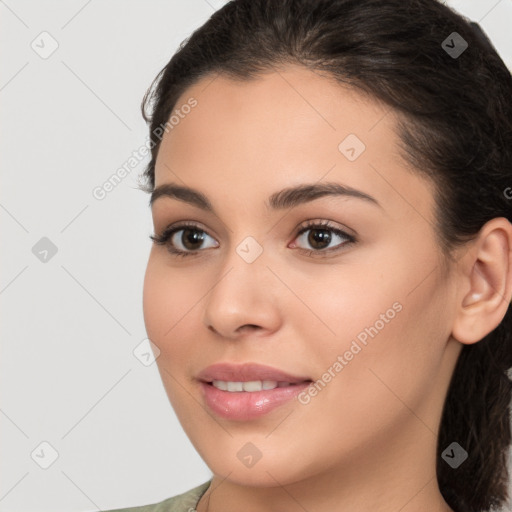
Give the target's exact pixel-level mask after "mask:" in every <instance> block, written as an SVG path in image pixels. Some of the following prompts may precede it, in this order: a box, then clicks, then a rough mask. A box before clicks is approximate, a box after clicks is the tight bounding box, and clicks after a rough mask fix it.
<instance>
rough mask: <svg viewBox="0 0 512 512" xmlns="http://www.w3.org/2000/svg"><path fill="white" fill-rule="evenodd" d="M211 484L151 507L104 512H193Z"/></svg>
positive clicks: (107, 511) (142, 506) (206, 483)
mask: <svg viewBox="0 0 512 512" xmlns="http://www.w3.org/2000/svg"><path fill="white" fill-rule="evenodd" d="M210 483H211V480H208V482H205V483H204V484H201V485H198V486H197V487H194V488H193V489H190V490H189V491H187V492H184V493H183V494H178V495H177V496H173V497H172V498H167V499H165V500H163V501H159V502H158V503H152V504H151V505H141V506H139V507H129V508H119V509H112V510H106V511H104V512H192V511H193V510H195V508H196V505H197V503H198V502H199V499H200V498H201V496H202V495H203V494H204V493H205V492H206V490H207V489H208V487H210Z"/></svg>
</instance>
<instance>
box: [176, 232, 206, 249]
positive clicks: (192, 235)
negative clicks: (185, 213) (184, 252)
mask: <svg viewBox="0 0 512 512" xmlns="http://www.w3.org/2000/svg"><path fill="white" fill-rule="evenodd" d="M199 233H200V232H199V231H198V230H197V229H184V230H183V235H182V237H181V238H182V242H183V245H184V246H185V247H186V248H187V249H189V250H191V251H193V250H194V249H196V247H194V244H196V245H201V243H202V241H203V235H199ZM188 243H190V244H191V245H192V247H188V245H187V244H188Z"/></svg>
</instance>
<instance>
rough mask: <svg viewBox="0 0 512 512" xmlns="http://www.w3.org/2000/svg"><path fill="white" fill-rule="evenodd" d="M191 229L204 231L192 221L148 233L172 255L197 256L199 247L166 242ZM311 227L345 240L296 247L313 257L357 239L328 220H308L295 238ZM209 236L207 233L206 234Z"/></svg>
mask: <svg viewBox="0 0 512 512" xmlns="http://www.w3.org/2000/svg"><path fill="white" fill-rule="evenodd" d="M187 228H188V229H193V230H195V231H199V232H201V233H205V234H208V233H206V231H205V230H203V229H201V228H200V227H199V226H198V225H197V224H193V223H185V224H179V225H177V226H171V227H168V228H166V229H165V230H164V231H163V232H162V233H160V234H159V235H156V234H154V235H150V237H149V238H150V239H151V240H153V242H154V243H156V244H158V245H167V249H168V251H169V252H170V253H171V254H173V255H174V256H181V257H185V256H197V255H198V253H200V252H202V250H201V249H199V250H196V251H182V250H181V249H176V248H175V247H173V246H172V245H171V244H168V241H169V240H170V239H171V238H172V236H173V235H174V234H175V233H177V232H178V231H181V230H183V229H187ZM311 229H322V230H324V231H332V232H333V233H334V234H336V235H338V236H340V237H342V238H345V239H346V241H345V242H343V243H341V244H339V245H338V246H337V247H336V248H331V249H300V248H299V249H297V250H298V251H300V252H302V253H303V254H306V255H307V256H313V257H323V255H324V254H330V253H332V252H338V251H340V250H342V248H344V247H346V246H348V245H352V244H354V243H356V242H357V239H356V238H355V237H354V236H352V235H349V234H348V233H346V232H345V231H342V230H341V229H339V228H336V227H334V226H331V224H330V223H329V221H320V222H318V221H308V222H307V223H306V225H304V226H302V227H301V228H300V229H299V231H298V233H297V235H296V236H295V238H298V237H299V236H300V235H302V233H304V232H306V231H309V230H311ZM208 236H209V235H208Z"/></svg>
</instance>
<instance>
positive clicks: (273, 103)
mask: <svg viewBox="0 0 512 512" xmlns="http://www.w3.org/2000/svg"><path fill="white" fill-rule="evenodd" d="M191 98H193V99H194V100H195V101H196V102H197V105H196V106H195V107H193V108H192V109H188V108H187V109H184V110H186V111H187V112H188V113H187V114H182V115H181V116H179V117H180V120H179V122H178V123H177V124H175V125H173V126H172V128H171V129H170V130H169V131H168V132H167V133H166V134H165V135H164V137H163V139H162V143H161V146H160V149H159V154H158V159H157V162H156V169H155V184H156V186H158V185H159V184H162V183H166V182H169V181H173V182H176V181H180V180H181V181H182V182H183V183H186V184H187V185H189V186H192V187H194V188H198V189H201V190H202V191H203V192H205V193H206V194H208V195H209V194H210V191H212V194H216V195H217V196H218V200H224V199H226V200H227V199H228V197H231V199H234V197H233V196H234V195H240V196H242V197H243V198H247V197H250V196H259V197H261V198H262V201H263V200H264V199H266V198H267V197H268V196H269V195H270V194H271V193H272V192H274V191H275V190H277V189H281V188H285V187H287V186H291V185H297V184H300V183H303V182H312V181H319V180H322V179H324V178H325V179H326V180H327V181H338V182H340V183H343V184H346V185H348V186H351V187H354V188H358V189H362V190H364V191H366V192H368V193H369V194H371V195H373V196H375V197H378V198H379V202H381V203H383V204H385V203H386V201H388V202H393V201H394V202H395V203H396V202H397V198H398V197H399V195H400V189H402V192H403V194H406V195H407V196H408V197H409V198H410V201H409V202H410V203H411V204H418V205H419V207H421V205H422V204H423V205H424V207H425V209H426V210H428V208H429V207H430V206H431V198H429V197H425V194H427V195H429V194H428V192H429V191H430V192H431V190H429V189H428V185H429V184H428V183H425V181H424V180H423V179H422V178H421V177H420V176H419V175H418V174H417V173H414V172H411V169H410V168H409V167H408V165H407V164H406V162H404V161H403V160H402V158H401V157H400V155H399V152H398V145H397V144H398V139H397V136H396V134H395V127H396V115H395V113H394V111H392V110H391V109H390V108H389V107H387V106H386V105H384V104H382V103H381V102H379V101H378V100H375V99H373V98H371V97H369V96H368V95H365V94H363V93H362V92H360V91H359V90H356V89H353V88H350V87H347V86H345V85H340V84H339V83H336V82H335V81H334V80H333V79H331V78H327V77H326V76H322V75H320V74H319V73H316V72H313V71H311V70H308V69H305V68H302V67H300V66H288V67H286V68H284V69H280V70H275V71H273V72H269V73H266V74H264V75H261V76H259V77H258V78H257V79H253V80H251V81H235V80H232V79H230V78H227V77H225V76H223V75H210V76H207V77H204V78H203V79H201V80H200V81H199V82H197V83H196V84H194V85H193V86H191V87H189V88H188V89H187V90H186V91H185V92H184V93H183V94H182V96H181V97H180V98H179V99H178V101H177V102H176V105H175V109H174V112H175V113H176V112H177V111H178V112H179V110H180V108H181V107H182V106H183V105H185V104H186V103H187V102H190V99H191ZM352 148H353V149H354V151H352ZM354 156H355V158H354ZM415 196H416V197H415ZM402 202H403V201H402ZM404 206H405V205H404Z"/></svg>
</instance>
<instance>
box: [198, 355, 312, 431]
mask: <svg viewBox="0 0 512 512" xmlns="http://www.w3.org/2000/svg"><path fill="white" fill-rule="evenodd" d="M197 379H198V380H199V381H200V385H201V391H202V397H203V400H204V402H205V404H206V406H207V407H208V408H209V409H210V410H211V411H212V412H213V413H214V414H216V415H217V416H219V417H222V418H225V419H229V420H237V421H249V420H252V419H256V418H258V417H260V416H262V415H264V414H267V413H269V412H270V411H272V410H274V409H276V408H277V407H279V406H281V405H284V404H285V403H287V402H289V401H290V400H292V399H293V398H294V397H296V396H297V395H298V394H299V393H300V392H301V391H302V390H304V389H305V388H307V387H308V386H309V385H310V384H311V383H312V382H313V381H312V379H310V378H309V377H300V376H295V375H291V374H289V373H287V372H284V371H282V370H279V369H276V368H272V367H269V366H264V365H260V364H256V363H245V364H242V365H239V364H230V363H218V364H215V365H212V366H209V367H208V368H205V369H204V370H203V371H202V372H200V373H199V374H198V376H197Z"/></svg>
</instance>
